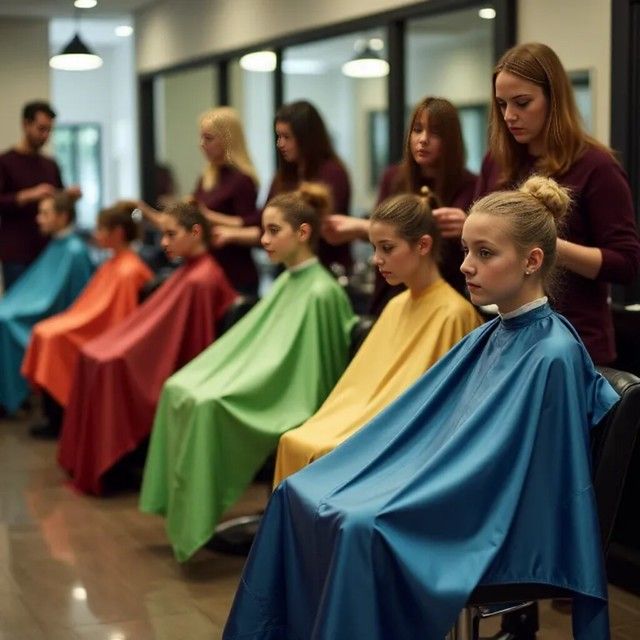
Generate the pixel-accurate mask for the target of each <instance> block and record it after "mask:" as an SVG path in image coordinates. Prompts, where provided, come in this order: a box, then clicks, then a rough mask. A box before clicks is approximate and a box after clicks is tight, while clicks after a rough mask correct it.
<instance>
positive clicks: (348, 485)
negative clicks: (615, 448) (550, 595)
mask: <svg viewBox="0 0 640 640" xmlns="http://www.w3.org/2000/svg"><path fill="white" fill-rule="evenodd" d="M617 399H618V395H617V394H616V392H615V391H614V390H613V389H612V388H611V386H610V385H609V384H608V383H607V382H606V380H605V379H604V378H602V377H601V376H600V375H599V374H598V373H597V372H596V371H595V370H594V368H593V364H592V362H591V360H590V358H589V356H588V355H587V352H586V350H585V349H584V347H583V345H582V343H581V342H580V340H579V338H578V336H577V334H576V333H575V331H574V329H573V328H572V327H571V325H569V323H568V322H567V321H566V320H565V319H564V318H563V317H562V316H559V315H557V314H555V313H554V312H553V311H551V309H550V308H549V306H548V305H544V306H542V307H538V308H537V309H533V310H531V311H528V312H526V313H524V314H522V315H520V316H517V317H515V318H511V319H507V320H505V319H501V318H497V319H495V320H493V321H492V322H490V323H488V324H486V325H484V326H482V327H480V328H479V329H476V330H475V331H473V332H472V333H470V334H469V335H468V336H467V337H466V338H464V339H463V340H462V341H461V342H460V343H459V344H458V345H457V346H456V347H454V348H453V349H452V350H451V351H450V352H449V354H447V355H446V356H445V357H444V358H442V359H441V360H440V362H439V363H437V364H436V365H435V366H434V367H433V368H432V369H431V370H430V371H428V372H427V373H426V374H425V375H424V376H422V378H420V380H418V382H417V383H416V384H415V385H414V386H413V387H411V388H410V389H409V390H408V391H407V392H405V393H404V394H403V395H402V396H400V398H399V399H398V400H396V401H395V402H394V403H393V404H391V405H389V406H388V407H387V409H385V410H384V411H383V412H382V413H380V414H379V415H378V416H377V417H376V418H374V419H373V420H372V421H371V422H370V423H369V424H368V425H367V426H365V427H364V428H363V429H362V430H361V431H359V432H358V433H356V434H355V435H354V436H353V437H351V438H350V439H349V440H347V441H346V442H345V443H344V444H343V445H342V446H340V447H338V448H337V449H336V450H335V451H334V452H333V453H331V454H329V455H327V456H325V457H324V458H321V459H320V460H318V461H316V462H314V463H313V464H311V465H310V466H309V467H306V468H305V469H303V470H302V471H300V472H299V473H296V474H294V475H293V476H291V477H290V478H289V479H287V480H285V481H284V482H282V483H281V484H280V486H279V487H278V488H277V490H276V491H275V493H274V494H273V496H272V498H271V501H270V502H269V505H268V508H267V511H266V513H265V515H264V517H263V521H262V524H261V527H260V530H259V532H258V535H257V537H256V540H255V542H254V545H253V548H252V551H251V554H250V556H249V559H248V561H247V565H246V567H245V570H244V574H243V577H242V581H241V584H240V586H239V589H238V592H237V594H236V597H235V601H234V604H233V608H232V611H231V614H230V617H229V620H228V621H227V625H226V628H225V632H224V636H223V637H224V638H225V639H226V640H232V639H240V638H242V640H253V639H258V638H260V639H263V640H267V639H269V640H275V639H284V638H287V639H290V640H310V639H312V640H320V639H322V640H343V639H344V640H361V639H365V638H366V640H389V639H390V638H393V640H414V639H415V638H424V639H425V640H442V639H443V638H444V636H445V634H446V633H447V632H448V630H449V629H450V628H451V626H452V625H453V624H454V622H455V619H456V617H457V615H458V613H459V611H460V610H461V609H462V608H463V607H464V605H465V603H466V601H467V598H468V596H469V594H470V593H471V591H472V590H473V589H474V588H475V587H476V586H477V585H478V584H490V583H493V584H505V583H511V582H527V583H545V584H551V585H558V586H562V587H566V588H568V589H572V590H574V591H575V592H576V594H578V597H577V598H576V600H575V601H574V634H575V637H576V638H577V639H578V640H587V639H588V640H604V639H606V638H608V637H609V632H608V612H607V604H606V593H607V592H606V580H605V574H604V569H603V560H602V551H601V543H600V536H599V530H598V521H597V514H596V507H595V499H594V495H593V488H592V484H591V473H590V452H589V439H590V438H589V435H590V434H589V430H590V428H591V427H592V426H594V425H595V424H596V423H597V422H598V421H599V420H600V419H601V418H602V417H603V416H604V414H605V413H606V412H607V410H608V409H609V408H610V407H611V406H612V405H613V404H615V402H616V401H617Z"/></svg>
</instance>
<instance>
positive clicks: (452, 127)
mask: <svg viewBox="0 0 640 640" xmlns="http://www.w3.org/2000/svg"><path fill="white" fill-rule="evenodd" d="M424 111H426V112H427V119H428V126H429V132H430V133H435V134H437V135H438V136H440V138H441V139H442V147H441V152H440V158H439V160H438V162H437V166H436V167H435V180H434V184H433V190H434V191H435V193H436V196H437V197H438V199H439V200H440V202H441V203H443V204H451V202H452V201H453V198H454V197H455V195H456V192H457V191H458V189H459V188H460V183H461V182H462V177H463V175H464V173H465V160H466V158H465V149H464V142H463V140H462V129H461V128H460V119H459V118H458V111H457V110H456V108H455V107H454V106H453V105H452V104H451V103H450V102H449V101H448V100H445V98H434V97H430V96H428V97H426V98H424V99H423V100H421V101H420V102H419V103H418V104H417V105H416V108H415V109H414V110H413V114H412V115H411V120H410V124H409V128H408V130H407V134H406V137H405V143H404V155H403V158H402V162H401V163H400V171H399V172H398V178H397V184H396V185H394V186H395V189H396V190H397V191H398V192H409V193H419V192H420V187H421V185H422V179H423V177H422V174H421V171H420V167H419V166H418V163H417V162H416V161H415V159H414V157H413V154H412V153H411V132H412V131H413V128H414V126H415V123H416V120H418V118H420V117H421V116H422V113H423V112H424Z"/></svg>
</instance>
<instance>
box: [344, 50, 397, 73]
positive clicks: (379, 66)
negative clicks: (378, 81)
mask: <svg viewBox="0 0 640 640" xmlns="http://www.w3.org/2000/svg"><path fill="white" fill-rule="evenodd" d="M342 73H344V75H345V76H349V77H350V78H382V77H383V76H386V75H388V74H389V63H388V62H387V61H386V60H383V59H382V58H381V57H380V56H379V55H378V54H377V53H376V52H375V51H373V50H372V49H371V47H370V46H369V45H367V46H366V47H365V48H364V49H363V50H362V51H361V52H360V53H359V54H357V55H356V57H355V58H353V59H352V60H349V62H345V63H344V64H343V65H342Z"/></svg>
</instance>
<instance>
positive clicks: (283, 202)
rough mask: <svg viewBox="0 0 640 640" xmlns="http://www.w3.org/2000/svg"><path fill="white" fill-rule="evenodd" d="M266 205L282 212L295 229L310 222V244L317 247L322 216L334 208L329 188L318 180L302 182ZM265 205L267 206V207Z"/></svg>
mask: <svg viewBox="0 0 640 640" xmlns="http://www.w3.org/2000/svg"><path fill="white" fill-rule="evenodd" d="M266 207H274V208H275V209H278V210H279V211H280V212H281V213H282V217H283V218H284V219H285V221H286V222H287V223H289V224H290V225H291V226H292V227H293V228H294V229H299V228H300V226H301V225H303V224H305V223H306V224H308V225H309V226H310V227H311V237H310V239H309V245H310V246H311V247H312V248H313V249H315V248H316V247H317V244H318V239H319V237H320V225H321V223H322V218H323V217H324V216H326V215H328V214H329V213H331V211H332V210H333V203H332V201H331V195H330V194H329V190H328V189H327V187H325V186H324V185H323V184H320V183H318V182H301V183H300V186H299V187H298V188H297V189H296V190H295V191H289V192H288V193H281V194H280V195H277V196H275V197H273V198H271V200H269V202H267V204H266ZM266 207H265V208H266Z"/></svg>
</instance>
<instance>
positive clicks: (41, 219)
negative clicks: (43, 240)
mask: <svg viewBox="0 0 640 640" xmlns="http://www.w3.org/2000/svg"><path fill="white" fill-rule="evenodd" d="M36 221H37V223H38V228H39V229H40V233H41V234H42V235H43V236H48V237H49V238H50V241H49V243H48V244H47V246H46V248H45V250H44V251H43V252H42V253H41V254H40V255H39V256H38V257H37V258H36V260H35V261H34V262H32V263H31V265H29V267H28V268H27V269H26V271H24V273H22V275H21V276H20V277H19V278H18V279H17V280H16V281H15V283H14V284H13V285H12V287H11V288H10V289H9V290H8V291H7V292H6V293H5V295H4V296H3V297H2V298H1V299H0V412H2V410H3V408H4V409H6V410H7V412H8V413H9V414H12V413H15V411H17V410H18V409H19V408H20V405H21V404H22V403H23V402H24V400H25V398H26V397H27V396H28V395H29V386H28V385H27V381H26V380H25V378H23V377H22V375H21V374H20V365H21V364H22V359H23V358H24V354H25V350H26V348H27V344H28V343H29V337H30V336H31V330H32V329H33V326H34V325H35V324H36V323H37V322H40V321H41V320H44V319H45V318H48V317H49V316H53V315H55V314H56V313H60V312H61V311H64V310H65V309H67V308H68V307H69V306H71V304H72V303H73V302H74V301H75V299H76V298H77V297H78V295H79V294H80V292H81V291H82V290H83V289H84V287H85V286H86V284H87V282H89V279H90V278H91V276H92V275H93V268H94V266H93V263H92V262H91V258H90V257H89V248H88V247H87V245H86V243H85V242H84V241H83V240H82V238H81V237H80V236H79V235H78V234H76V233H75V230H74V222H75V207H74V199H73V198H72V197H71V196H70V195H69V194H68V193H66V192H64V191H60V192H56V194H55V195H53V196H51V197H48V198H44V199H42V200H41V201H40V204H39V207H38V215H37V217H36ZM0 233H2V231H1V230H0Z"/></svg>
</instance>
